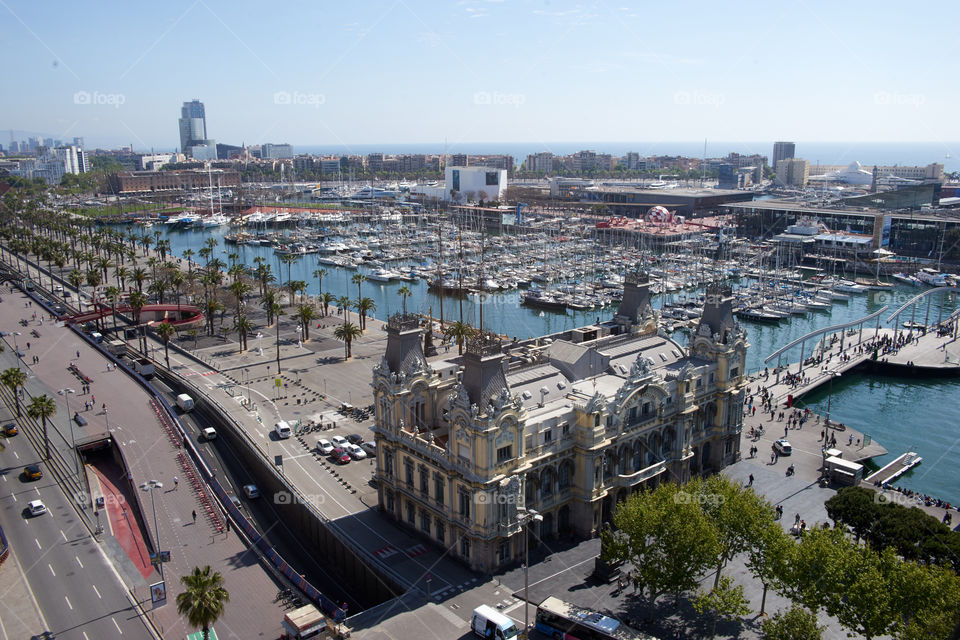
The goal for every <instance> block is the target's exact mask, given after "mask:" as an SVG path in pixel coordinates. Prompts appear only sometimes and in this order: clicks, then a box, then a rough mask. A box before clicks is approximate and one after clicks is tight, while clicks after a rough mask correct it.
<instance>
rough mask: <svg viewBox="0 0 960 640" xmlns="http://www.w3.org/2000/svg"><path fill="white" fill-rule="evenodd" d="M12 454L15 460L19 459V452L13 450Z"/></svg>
mask: <svg viewBox="0 0 960 640" xmlns="http://www.w3.org/2000/svg"><path fill="white" fill-rule="evenodd" d="M13 455H14V457H15V458H16V459H17V460H19V459H20V454H19V453H17V452H16V451H14V452H13Z"/></svg>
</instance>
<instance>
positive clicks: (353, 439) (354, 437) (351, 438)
mask: <svg viewBox="0 0 960 640" xmlns="http://www.w3.org/2000/svg"><path fill="white" fill-rule="evenodd" d="M347 442H349V443H350V444H357V445H358V444H360V443H361V442H363V436H362V435H360V434H359V433H351V434H350V435H348V436H347Z"/></svg>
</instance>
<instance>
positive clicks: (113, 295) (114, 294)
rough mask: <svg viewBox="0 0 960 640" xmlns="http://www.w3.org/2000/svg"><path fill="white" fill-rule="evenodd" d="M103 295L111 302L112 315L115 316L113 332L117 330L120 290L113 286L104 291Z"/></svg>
mask: <svg viewBox="0 0 960 640" xmlns="http://www.w3.org/2000/svg"><path fill="white" fill-rule="evenodd" d="M103 295H104V296H105V297H106V298H107V300H109V301H110V313H111V315H113V330H114V331H116V330H117V302H119V301H120V289H119V288H118V287H114V286H113V285H111V286H109V287H107V288H106V289H104V290H103Z"/></svg>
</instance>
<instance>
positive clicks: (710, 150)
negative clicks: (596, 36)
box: [294, 140, 960, 172]
mask: <svg viewBox="0 0 960 640" xmlns="http://www.w3.org/2000/svg"><path fill="white" fill-rule="evenodd" d="M587 149H589V150H591V151H596V152H597V153H609V154H611V155H614V156H617V157H620V156H624V155H626V154H627V152H630V151H635V152H637V153H639V154H640V156H641V157H647V156H684V157H688V158H702V157H707V158H717V157H723V156H726V155H727V154H728V153H730V152H736V153H740V154H745V155H748V154H754V153H760V154H763V155H765V156H767V160H768V162H769V161H771V160H772V156H773V141H757V142H744V141H739V142H731V141H713V140H708V141H707V142H706V150H704V142H702V141H701V142H610V141H607V142H597V141H593V142H550V143H543V142H450V143H447V142H443V141H438V142H433V143H420V142H415V143H406V144H404V143H394V144H326V145H324V144H308V145H294V152H295V153H309V154H315V155H336V156H342V155H367V154H369V153H384V154H391V155H393V154H401V153H423V154H441V153H466V154H474V155H493V154H510V155H512V156H513V159H514V162H516V164H517V165H519V164H520V163H522V162H523V161H524V160H525V159H526V157H527V156H528V155H529V154H533V153H540V152H543V151H549V152H551V153H553V154H554V155H568V154H571V153H575V152H577V151H582V150H587ZM795 155H796V157H797V158H803V159H804V160H808V161H809V162H810V164H811V165H814V166H815V165H818V164H822V165H849V164H850V163H851V162H859V163H860V164H862V165H863V166H864V167H872V166H873V165H881V166H886V165H904V166H925V165H928V164H931V163H933V162H939V163H942V164H943V165H944V171H946V172H952V171H960V142H802V141H800V142H796V154H795Z"/></svg>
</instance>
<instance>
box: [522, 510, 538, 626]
mask: <svg viewBox="0 0 960 640" xmlns="http://www.w3.org/2000/svg"><path fill="white" fill-rule="evenodd" d="M517 513H518V514H519V515H518V516H517V522H518V523H519V524H520V530H521V531H522V532H523V637H524V638H526V637H527V633H528V632H529V629H530V602H529V601H528V600H527V596H528V593H529V592H528V589H529V586H530V541H529V535H528V534H527V525H528V524H530V523H531V522H543V516H542V515H540V514H539V513H537V512H536V511H534V510H533V509H527V508H526V507H517Z"/></svg>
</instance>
